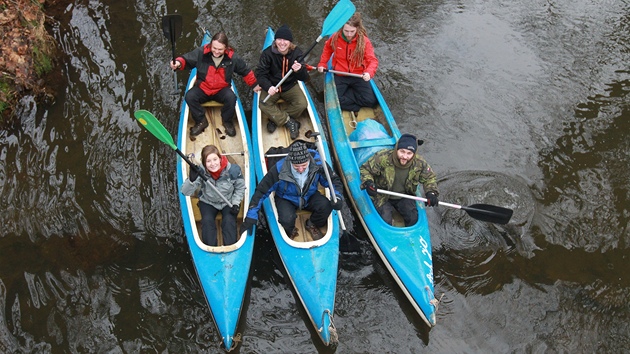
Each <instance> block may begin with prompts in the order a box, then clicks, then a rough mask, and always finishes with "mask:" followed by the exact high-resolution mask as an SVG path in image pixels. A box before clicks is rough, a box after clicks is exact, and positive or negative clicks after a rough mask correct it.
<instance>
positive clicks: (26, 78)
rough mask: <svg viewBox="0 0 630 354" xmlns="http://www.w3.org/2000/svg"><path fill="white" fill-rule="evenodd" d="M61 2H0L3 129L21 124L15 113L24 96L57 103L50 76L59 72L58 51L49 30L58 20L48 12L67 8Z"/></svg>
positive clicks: (0, 117)
mask: <svg viewBox="0 0 630 354" xmlns="http://www.w3.org/2000/svg"><path fill="white" fill-rule="evenodd" d="M62 2H63V1H62ZM62 2H60V1H55V0H52V1H51V0H39V1H37V0H35V1H34V0H0V49H1V52H2V53H3V54H2V56H1V57H0V72H1V74H2V75H1V76H0V129H2V128H5V129H6V128H8V127H10V126H14V125H15V124H17V123H18V122H19V119H18V117H16V115H15V112H16V108H17V107H18V104H19V101H20V99H21V98H22V97H24V96H27V95H32V96H34V97H35V99H36V101H37V102H39V103H50V102H52V101H54V96H55V91H54V88H53V87H52V85H51V83H50V80H47V77H48V76H49V75H51V74H53V73H54V72H55V71H57V68H58V63H57V61H56V59H55V58H57V57H58V55H57V53H58V49H57V43H56V42H55V39H54V38H53V37H52V36H51V35H50V33H49V32H48V30H47V28H50V26H51V25H52V24H53V23H54V21H55V19H54V17H52V16H50V15H47V12H48V10H52V11H55V9H56V8H58V7H59V6H64V4H62ZM66 3H67V1H66ZM52 81H53V82H58V80H52Z"/></svg>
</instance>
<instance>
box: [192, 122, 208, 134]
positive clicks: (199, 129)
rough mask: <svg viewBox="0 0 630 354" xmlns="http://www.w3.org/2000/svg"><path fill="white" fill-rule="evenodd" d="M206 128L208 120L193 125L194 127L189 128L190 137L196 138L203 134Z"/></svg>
mask: <svg viewBox="0 0 630 354" xmlns="http://www.w3.org/2000/svg"><path fill="white" fill-rule="evenodd" d="M207 127H208V120H207V119H205V118H204V120H202V121H201V122H199V123H197V124H195V126H194V127H192V128H190V136H191V137H193V136H197V135H199V134H201V133H203V131H204V130H206V128H207Z"/></svg>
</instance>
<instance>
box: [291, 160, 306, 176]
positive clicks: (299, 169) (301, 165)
mask: <svg viewBox="0 0 630 354" xmlns="http://www.w3.org/2000/svg"><path fill="white" fill-rule="evenodd" d="M291 166H292V167H293V169H294V170H296V171H297V172H298V173H304V171H306V168H307V167H308V161H306V162H304V163H298V164H294V163H292V164H291Z"/></svg>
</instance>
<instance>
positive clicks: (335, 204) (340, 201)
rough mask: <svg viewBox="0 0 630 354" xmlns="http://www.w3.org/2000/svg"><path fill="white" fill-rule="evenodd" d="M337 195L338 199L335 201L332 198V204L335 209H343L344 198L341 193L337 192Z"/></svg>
mask: <svg viewBox="0 0 630 354" xmlns="http://www.w3.org/2000/svg"><path fill="white" fill-rule="evenodd" d="M335 196H336V197H337V201H336V202H333V201H332V200H331V201H330V204H331V205H332V207H333V209H335V210H341V207H342V206H343V198H341V196H340V195H338V194H336V195H335Z"/></svg>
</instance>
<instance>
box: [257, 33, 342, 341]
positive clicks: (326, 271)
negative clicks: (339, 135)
mask: <svg viewBox="0 0 630 354" xmlns="http://www.w3.org/2000/svg"><path fill="white" fill-rule="evenodd" d="M272 41H273V31H272V30H271V29H268V32H267V37H266V40H265V46H264V47H263V48H266V46H268V45H270V44H271V42H272ZM299 87H300V89H301V90H302V91H303V92H304V94H305V96H306V97H307V100H308V108H307V113H306V114H303V115H302V117H300V118H299V121H300V122H301V125H302V126H301V128H300V137H299V139H302V140H304V141H307V142H314V141H315V140H314V139H313V138H306V137H305V135H304V133H305V132H306V131H308V130H311V131H314V132H323V131H322V129H321V122H320V120H319V116H318V114H317V111H316V110H315V107H314V104H313V101H312V100H311V97H310V95H309V93H308V90H307V89H306V86H305V85H304V83H303V82H300V83H299ZM266 119H267V118H266V117H264V116H263V114H262V113H261V111H260V108H259V95H258V94H257V93H256V94H254V99H253V109H252V137H253V138H252V140H253V145H254V155H255V159H254V161H255V163H256V175H257V178H258V180H259V181H260V180H262V178H263V177H264V176H265V175H266V173H267V167H268V166H267V164H266V158H265V153H266V151H267V150H268V149H269V148H270V147H277V146H284V147H287V146H288V145H289V144H290V142H291V140H290V139H289V138H288V134H287V133H286V132H285V131H284V130H285V128H284V127H278V128H277V129H276V132H274V133H273V134H270V133H268V132H267V129H266ZM320 137H321V138H322V145H323V146H324V149H325V151H324V152H323V153H324V156H325V159H326V160H327V161H331V160H330V152H329V151H328V149H327V146H328V145H327V143H326V139H325V136H324V135H323V134H322V135H320ZM320 192H322V193H324V194H325V195H326V196H327V197H328V198H330V197H331V196H330V191H329V190H328V189H326V190H320ZM274 197H275V196H274V193H272V194H271V195H270V196H269V198H267V199H266V200H265V201H264V202H263V210H264V212H265V216H266V219H267V222H268V225H269V229H270V233H271V235H272V238H273V240H274V243H275V245H276V248H277V250H278V254H279V256H280V259H281V260H282V264H283V266H284V268H285V271H286V274H287V276H288V278H289V280H290V281H291V284H292V285H293V287H294V289H295V292H296V294H297V296H298V298H299V300H300V302H301V303H302V305H303V307H304V309H305V310H306V313H307V314H308V317H309V320H310V322H311V324H312V326H313V328H314V329H315V331H316V332H317V333H318V335H319V337H320V339H321V340H322V342H323V343H324V344H325V345H328V346H336V345H337V334H336V329H335V327H334V322H333V313H334V305H335V292H336V287H337V271H338V262H339V232H340V228H339V220H338V216H337V212H336V211H335V210H333V212H332V213H331V215H330V217H329V218H328V222H327V225H326V226H325V227H324V228H325V230H323V232H324V237H323V238H322V239H320V240H316V241H313V240H312V239H311V238H309V234H308V233H306V231H305V230H304V228H303V222H304V221H305V220H306V219H307V218H308V215H307V214H303V213H305V211H299V212H298V219H297V221H296V227H298V229H299V230H300V236H299V241H294V240H291V239H290V238H289V237H288V236H287V234H286V232H285V230H284V228H283V227H281V225H280V224H279V223H278V212H277V209H276V206H275V202H274Z"/></svg>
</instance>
